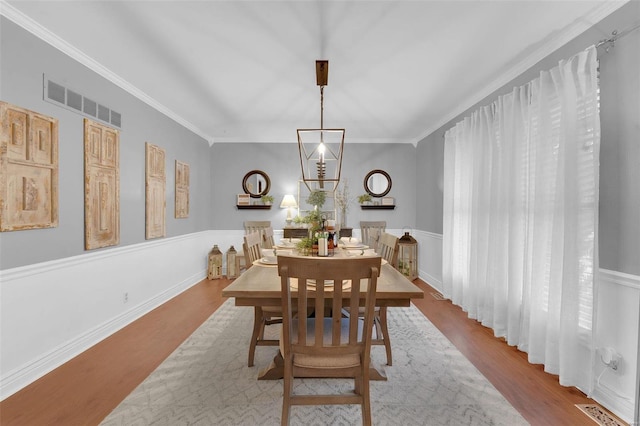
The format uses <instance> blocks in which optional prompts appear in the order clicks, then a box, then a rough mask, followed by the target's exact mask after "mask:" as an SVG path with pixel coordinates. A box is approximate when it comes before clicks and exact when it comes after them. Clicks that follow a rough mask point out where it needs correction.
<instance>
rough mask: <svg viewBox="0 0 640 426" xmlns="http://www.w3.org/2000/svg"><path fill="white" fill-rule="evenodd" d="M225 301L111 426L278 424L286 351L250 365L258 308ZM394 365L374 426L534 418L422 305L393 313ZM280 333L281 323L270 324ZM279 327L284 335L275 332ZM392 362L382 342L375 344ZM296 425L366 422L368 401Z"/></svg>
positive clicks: (302, 385)
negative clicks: (273, 371) (277, 372)
mask: <svg viewBox="0 0 640 426" xmlns="http://www.w3.org/2000/svg"><path fill="white" fill-rule="evenodd" d="M233 303H234V301H233V300H228V301H227V302H225V303H224V304H223V305H222V306H221V307H220V308H219V309H218V310H217V311H216V312H215V313H214V314H213V315H212V316H211V317H210V318H209V319H208V320H207V321H206V322H205V323H204V324H203V325H202V326H200V328H198V329H197V330H196V331H195V332H194V333H193V334H192V335H191V336H190V337H189V338H188V339H187V340H185V342H184V343H183V344H182V345H181V346H180V347H178V348H177V349H176V350H175V352H174V353H173V354H171V355H170V356H169V357H168V358H167V359H166V360H165V361H164V362H163V363H162V364H161V365H160V366H159V367H158V368H157V369H156V370H155V371H154V372H153V373H152V374H151V375H150V376H149V377H148V378H147V379H146V380H145V381H144V382H143V383H141V384H140V385H139V386H138V387H137V388H136V389H135V390H134V391H133V392H132V393H131V394H130V395H129V396H128V397H127V398H126V399H125V400H124V401H123V402H122V403H121V404H120V405H119V406H118V407H116V409H115V410H113V412H111V414H109V416H107V418H106V419H105V420H104V421H103V423H102V425H105V426H112V425H127V426H132V425H172V426H175V425H203V426H204V425H279V424H280V413H281V408H282V381H281V380H272V381H258V380H256V377H257V375H258V371H259V370H260V369H262V368H263V367H266V366H267V365H268V364H269V362H270V361H271V360H272V359H273V357H274V355H275V354H276V351H277V348H276V347H270V346H263V347H258V348H257V351H256V366H255V367H251V368H249V367H247V349H248V342H249V337H250V331H251V329H252V322H253V308H250V307H236V306H234V304H233ZM388 321H389V330H390V333H391V339H392V346H393V366H391V367H389V366H386V367H385V372H386V374H387V377H388V380H387V381H386V382H381V381H372V382H371V406H372V416H373V424H375V425H456V426H458V425H478V426H480V425H509V426H513V425H524V424H527V422H526V421H525V420H524V419H523V418H522V416H520V414H519V413H518V412H517V411H516V410H515V409H514V408H513V407H512V406H511V405H510V404H509V403H508V402H507V401H506V400H505V399H504V398H503V397H502V395H500V393H499V392H498V391H497V390H496V389H495V388H494V387H493V385H491V383H489V381H488V380H487V379H486V378H485V377H484V376H482V374H480V372H479V371H478V370H477V369H476V368H475V367H474V366H473V365H472V364H471V363H470V362H469V361H468V360H467V359H466V358H465V357H464V356H463V355H462V354H461V353H460V352H459V351H458V350H457V349H456V348H455V347H454V346H453V344H451V342H449V341H448V340H447V339H446V338H445V337H444V336H443V335H442V333H440V331H438V329H437V328H436V327H435V326H434V325H433V324H431V322H429V320H428V319H427V318H426V317H425V316H424V315H423V314H422V313H421V312H420V311H419V310H418V309H417V308H416V307H414V306H413V305H412V306H411V307H410V308H390V309H389V317H388ZM270 328H271V329H274V328H277V326H270ZM276 333H277V331H276ZM372 359H373V361H374V363H375V364H377V365H380V364H383V363H384V362H386V358H385V355H384V347H383V346H375V347H373V348H372ZM352 383H353V381H350V380H347V379H333V380H329V379H296V380H295V387H296V388H298V389H301V390H302V389H305V390H307V389H308V388H311V387H312V386H313V389H314V391H315V389H317V391H318V392H331V391H332V390H333V389H338V388H340V389H351V388H352ZM291 424H292V425H305V426H307V425H354V424H355V425H357V424H361V415H360V407H359V406H310V407H306V406H300V407H293V408H292V420H291Z"/></svg>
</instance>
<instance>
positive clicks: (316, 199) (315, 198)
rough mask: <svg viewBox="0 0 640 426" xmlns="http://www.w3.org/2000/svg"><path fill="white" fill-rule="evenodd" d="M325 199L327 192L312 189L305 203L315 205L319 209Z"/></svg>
mask: <svg viewBox="0 0 640 426" xmlns="http://www.w3.org/2000/svg"><path fill="white" fill-rule="evenodd" d="M326 200H327V193H326V192H324V191H320V190H319V189H314V190H313V191H311V193H310V194H309V197H307V204H309V205H312V206H314V207H316V208H317V209H321V208H322V206H323V205H324V203H325V201H326Z"/></svg>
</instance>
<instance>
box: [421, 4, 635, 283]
mask: <svg viewBox="0 0 640 426" xmlns="http://www.w3.org/2000/svg"><path fill="white" fill-rule="evenodd" d="M639 16H640V3H639V2H630V3H628V4H626V5H625V6H623V7H621V8H620V9H619V10H617V11H616V12H614V13H613V14H612V15H610V16H609V17H607V18H605V19H603V20H602V21H601V22H600V23H598V24H596V25H594V26H593V27H592V28H590V29H589V30H587V31H586V32H585V33H583V34H581V35H580V36H578V37H576V38H575V39H574V40H572V41H571V42H569V43H567V44H566V45H565V46H563V47H561V48H560V49H558V50H557V51H555V52H553V53H552V54H551V55H549V56H547V57H546V58H544V59H543V60H542V61H540V62H539V63H537V64H536V65H535V66H533V67H531V68H530V69H529V70H527V71H526V72H524V73H523V74H522V75H520V76H518V77H517V78H516V79H514V80H513V81H511V82H509V83H508V84H506V85H504V86H503V87H502V88H501V89H499V90H497V91H496V92H494V93H492V94H491V95H490V96H487V97H486V98H485V99H483V100H482V101H480V102H479V103H478V104H476V105H474V106H473V107H471V108H469V109H467V110H466V111H465V112H463V113H462V114H460V115H458V116H457V117H455V118H454V119H452V120H451V121H450V122H448V123H447V124H445V125H444V126H442V127H440V128H439V129H438V130H436V131H435V132H433V133H432V134H431V135H429V136H428V137H427V138H425V139H423V140H422V141H420V143H419V144H418V150H417V158H418V160H417V161H418V170H419V175H418V188H417V197H416V198H417V199H418V200H420V202H419V204H418V228H419V229H422V230H425V231H431V232H435V233H442V190H441V184H440V182H441V180H442V167H441V165H442V163H443V158H444V155H443V154H444V148H443V146H444V133H445V132H446V131H447V130H448V129H450V128H451V127H453V126H454V125H455V124H456V123H457V122H458V121H460V120H462V119H463V118H464V117H465V116H467V115H470V113H471V112H472V111H474V110H475V109H477V108H478V107H479V106H482V105H487V104H489V103H491V102H493V101H494V100H495V99H496V98H497V97H498V96H500V95H503V94H505V93H507V92H509V91H510V90H511V89H512V88H513V87H516V86H521V85H523V84H525V83H527V82H529V81H531V80H533V79H534V78H536V77H538V75H539V73H540V71H542V70H548V69H550V68H553V67H554V66H556V65H557V64H558V61H560V60H561V59H565V58H569V57H571V56H572V55H574V54H576V53H577V52H579V51H581V50H583V49H585V48H587V47H588V46H590V45H592V44H596V43H597V42H598V41H599V40H601V39H604V38H608V37H609V36H610V35H611V32H612V31H613V30H618V31H619V32H621V31H622V30H625V29H627V28H631V27H632V26H634V25H637V24H638V23H639V19H638V17H639ZM598 56H599V59H600V88H601V129H602V145H601V154H600V227H599V238H600V240H599V254H600V266H601V267H602V268H605V269H611V270H614V271H619V272H625V273H629V274H635V275H637V274H640V220H638V218H640V191H639V190H638V187H637V182H640V144H639V143H638V141H639V139H638V135H640V101H639V98H640V95H639V94H640V83H639V81H640V30H635V31H634V32H632V33H630V34H628V35H627V36H626V37H624V38H621V39H620V40H618V41H617V42H616V44H615V47H614V48H612V49H610V51H609V52H608V53H607V52H605V50H604V48H599V49H598ZM435 173H437V174H438V175H437V176H434V174H435ZM436 206H437V208H436Z"/></svg>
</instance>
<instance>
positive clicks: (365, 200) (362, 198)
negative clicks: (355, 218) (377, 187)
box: [358, 194, 373, 204]
mask: <svg viewBox="0 0 640 426" xmlns="http://www.w3.org/2000/svg"><path fill="white" fill-rule="evenodd" d="M372 200H373V199H372V198H371V195H370V194H362V195H358V202H359V203H360V204H369V203H371V201H372Z"/></svg>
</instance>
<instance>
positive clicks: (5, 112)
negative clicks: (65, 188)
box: [0, 101, 58, 231]
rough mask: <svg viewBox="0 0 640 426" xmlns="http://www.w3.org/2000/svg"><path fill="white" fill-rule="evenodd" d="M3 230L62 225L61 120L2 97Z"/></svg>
mask: <svg viewBox="0 0 640 426" xmlns="http://www.w3.org/2000/svg"><path fill="white" fill-rule="evenodd" d="M0 121H1V123H2V128H1V130H0V231H16V230H22V229H35V228H53V227H56V226H58V120H57V119H55V118H52V117H47V116H45V115H42V114H39V113H37V112H34V111H29V110H27V109H24V108H20V107H17V106H14V105H11V104H8V103H6V102H1V101H0Z"/></svg>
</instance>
